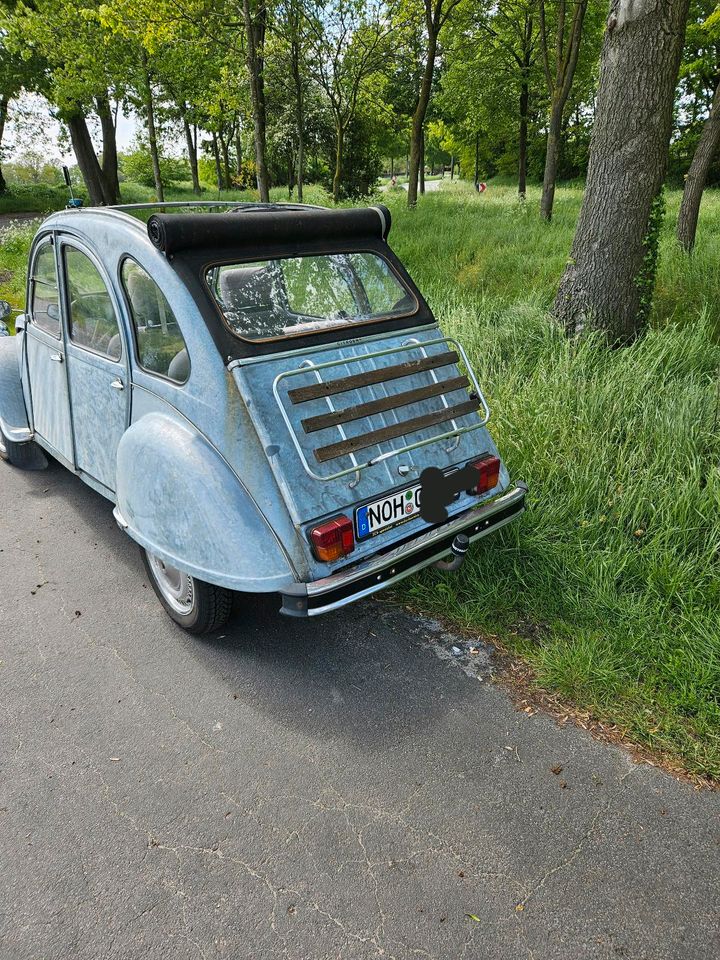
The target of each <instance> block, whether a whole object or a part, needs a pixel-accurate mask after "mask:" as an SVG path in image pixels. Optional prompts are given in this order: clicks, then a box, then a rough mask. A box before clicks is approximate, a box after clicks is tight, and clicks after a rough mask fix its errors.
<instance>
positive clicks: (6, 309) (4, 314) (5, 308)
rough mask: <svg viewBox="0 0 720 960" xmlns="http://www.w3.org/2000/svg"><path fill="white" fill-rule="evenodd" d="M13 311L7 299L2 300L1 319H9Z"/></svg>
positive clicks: (0, 301) (0, 303)
mask: <svg viewBox="0 0 720 960" xmlns="http://www.w3.org/2000/svg"><path fill="white" fill-rule="evenodd" d="M11 313H12V307H11V306H10V304H9V303H8V302H7V300H0V320H7V318H8V317H9V316H10V314H11Z"/></svg>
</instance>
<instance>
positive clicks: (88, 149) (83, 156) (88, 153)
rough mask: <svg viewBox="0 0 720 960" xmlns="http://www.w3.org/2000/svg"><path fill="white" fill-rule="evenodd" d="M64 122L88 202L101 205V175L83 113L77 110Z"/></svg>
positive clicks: (103, 197) (102, 195)
mask: <svg viewBox="0 0 720 960" xmlns="http://www.w3.org/2000/svg"><path fill="white" fill-rule="evenodd" d="M65 122H66V123H67V125H68V129H69V131H70V140H71V142H72V146H73V151H74V153H75V159H76V160H77V164H78V167H79V168H80V173H81V174H82V178H83V180H84V181H85V187H86V188H87V192H88V195H89V197H90V203H91V204H92V205H93V206H94V207H100V206H103V205H104V204H105V202H106V200H105V193H104V191H103V175H102V170H101V169H100V164H99V163H98V158H97V156H96V155H95V148H94V147H93V143H92V139H91V138H90V131H89V130H88V127H87V122H86V120H85V114H84V113H82V112H81V111H80V110H77V112H75V113H72V114H70V115H69V116H68V117H67V118H66V121H65Z"/></svg>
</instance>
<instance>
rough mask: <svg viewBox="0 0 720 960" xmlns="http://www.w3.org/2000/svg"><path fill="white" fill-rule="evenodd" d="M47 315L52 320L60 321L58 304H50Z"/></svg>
mask: <svg viewBox="0 0 720 960" xmlns="http://www.w3.org/2000/svg"><path fill="white" fill-rule="evenodd" d="M47 315H48V316H49V317H50V319H51V320H59V319H60V307H59V306H58V305H57V304H56V303H49V304H48V307H47Z"/></svg>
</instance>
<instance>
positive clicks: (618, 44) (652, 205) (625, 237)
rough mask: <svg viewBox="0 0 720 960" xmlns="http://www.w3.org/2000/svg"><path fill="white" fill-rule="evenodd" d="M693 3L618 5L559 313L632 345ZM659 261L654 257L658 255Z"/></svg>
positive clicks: (643, 302)
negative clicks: (651, 225) (688, 21)
mask: <svg viewBox="0 0 720 960" xmlns="http://www.w3.org/2000/svg"><path fill="white" fill-rule="evenodd" d="M688 5H689V0H614V2H613V6H612V8H611V15H610V19H609V21H608V27H607V31H606V35H605V40H604V43H603V49H602V56H601V61H600V84H599V88H598V96H597V108H596V113H595V125H594V129H593V135H592V142H591V146H590V163H589V167H588V174H587V185H586V188H585V197H584V199H583V205H582V209H581V212H580V218H579V220H578V225H577V229H576V233H575V240H574V243H573V248H572V254H571V257H570V259H569V261H568V265H567V267H566V268H565V273H564V275H563V278H562V281H561V283H560V288H559V290H558V294H557V298H556V300H555V315H556V316H557V318H558V319H559V320H560V321H561V322H562V323H563V324H564V325H565V328H566V330H567V331H568V333H570V334H573V333H576V332H579V331H580V330H582V329H583V327H585V326H589V327H594V328H597V329H600V330H602V331H604V333H605V334H606V336H607V338H608V340H609V341H610V342H612V343H623V342H629V341H631V340H632V339H633V338H634V337H635V336H636V335H637V334H638V332H639V331H640V329H641V328H642V325H643V323H644V322H645V320H646V319H647V315H648V311H649V299H650V296H651V292H652V284H653V282H654V263H650V265H648V262H647V257H648V254H649V253H651V252H652V248H653V238H652V236H651V235H649V233H648V231H649V227H650V223H651V217H652V214H653V211H654V209H656V204H657V201H658V196H659V193H660V191H661V188H662V185H663V181H664V178H665V170H666V163H667V155H668V145H669V142H670V131H671V126H672V112H673V103H674V96H675V84H676V81H677V75H678V67H679V64H680V57H681V55H682V49H683V42H684V37H685V23H686V19H687V13H688ZM650 259H651V260H653V258H652V257H650Z"/></svg>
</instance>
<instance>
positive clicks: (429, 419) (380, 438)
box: [315, 400, 478, 463]
mask: <svg viewBox="0 0 720 960" xmlns="http://www.w3.org/2000/svg"><path fill="white" fill-rule="evenodd" d="M477 409H478V401H477V400H467V401H465V403H457V404H455V406H454V407H444V408H443V409H442V410H437V411H436V412H435V413H426V414H425V415H424V416H422V417H414V418H413V419H412V420H406V421H405V422H404V423H394V424H393V425H392V426H391V427H383V428H382V429H381V430H372V431H371V432H370V433H364V434H362V436H359V437H352V438H351V439H349V440H342V441H340V442H339V443H331V444H329V446H327V447H320V448H319V449H318V450H316V451H315V458H316V459H317V460H319V461H320V463H325V461H326V460H334V459H335V458H336V457H342V456H345V454H348V453H355V452H356V451H357V450H364V449H365V448H366V447H372V446H373V445H374V444H376V443H383V442H384V441H385V440H395V439H396V438H397V437H402V436H404V435H405V434H406V433H415V432H416V431H417V430H424V429H425V427H432V426H434V425H435V424H437V423H445V421H447V420H455V419H457V418H459V417H464V416H466V415H467V414H468V413H472V412H473V411H474V410H477Z"/></svg>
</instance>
